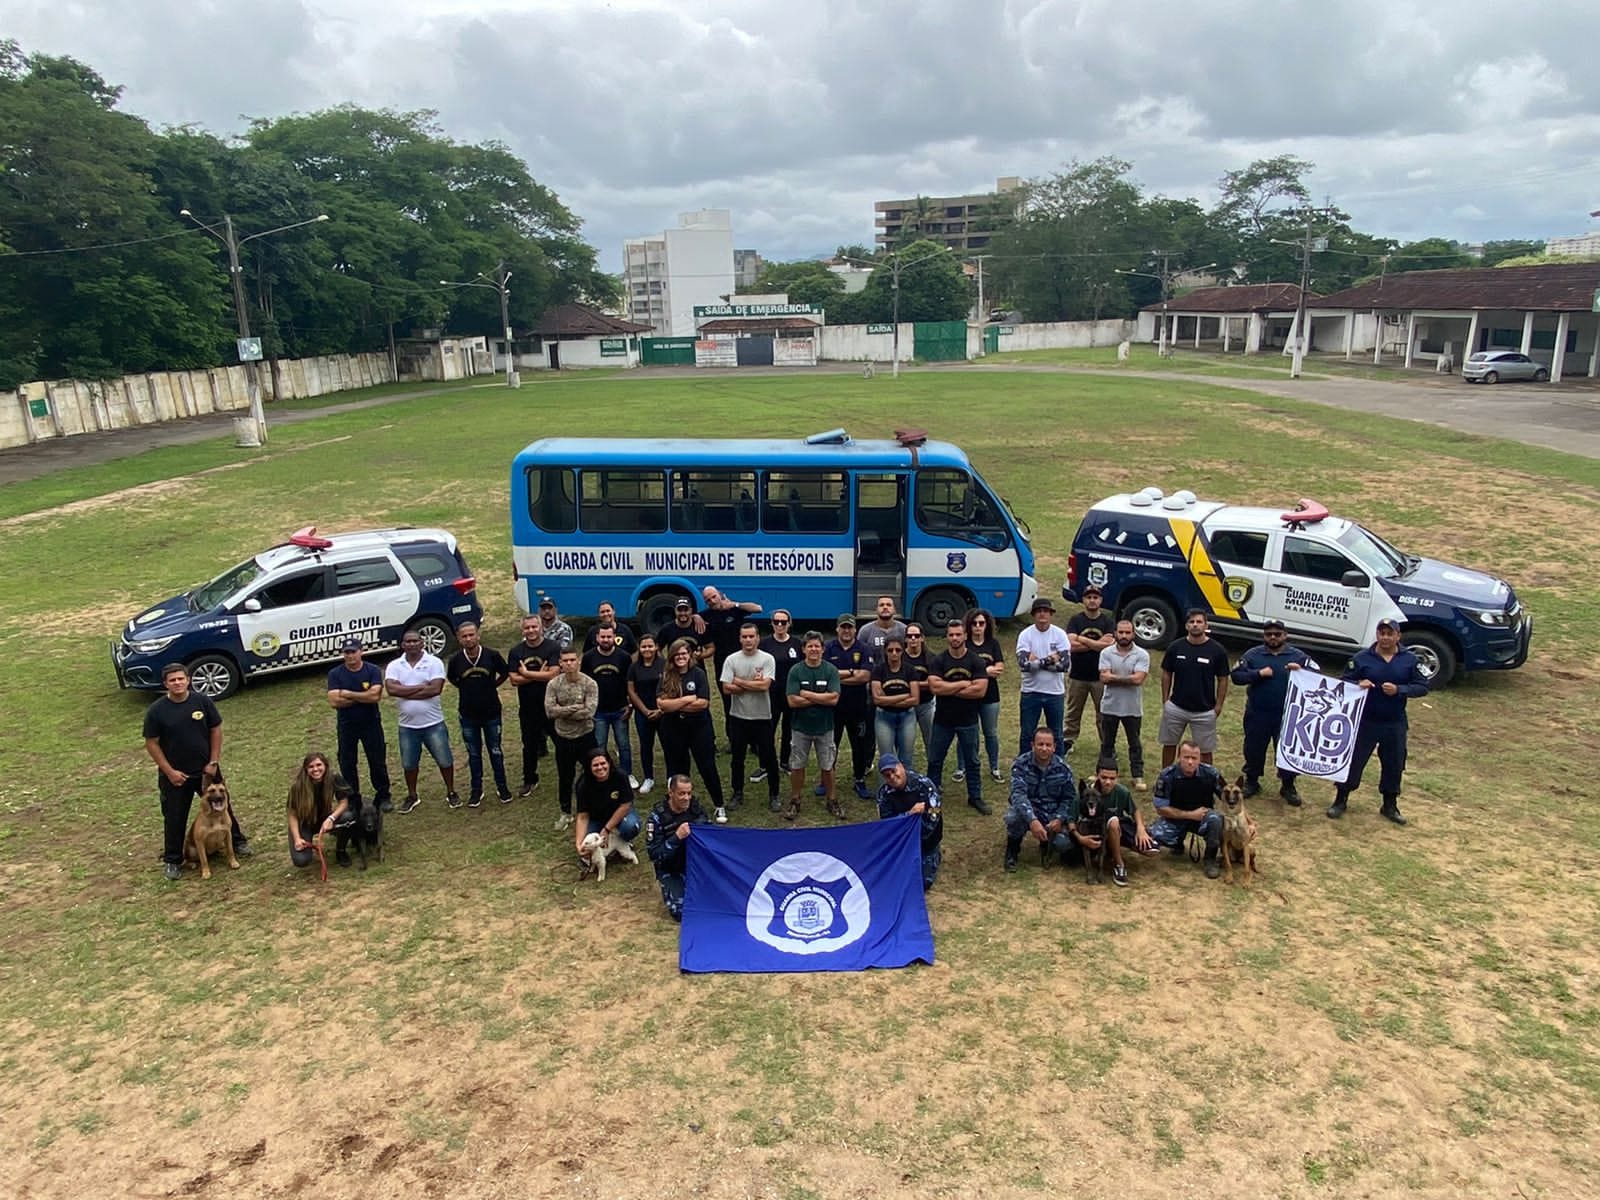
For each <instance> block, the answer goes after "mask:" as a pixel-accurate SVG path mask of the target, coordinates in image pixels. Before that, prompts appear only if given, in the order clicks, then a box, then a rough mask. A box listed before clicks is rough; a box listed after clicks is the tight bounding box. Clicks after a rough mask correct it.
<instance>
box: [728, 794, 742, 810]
mask: <svg viewBox="0 0 1600 1200" xmlns="http://www.w3.org/2000/svg"><path fill="white" fill-rule="evenodd" d="M742 807H744V793H743V792H735V793H734V794H733V795H731V796H729V797H728V808H729V809H735V808H742Z"/></svg>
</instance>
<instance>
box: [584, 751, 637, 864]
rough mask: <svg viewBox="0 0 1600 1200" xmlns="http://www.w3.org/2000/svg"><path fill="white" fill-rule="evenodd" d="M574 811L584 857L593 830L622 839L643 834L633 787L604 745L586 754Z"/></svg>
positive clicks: (629, 839) (629, 840)
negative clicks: (587, 837)
mask: <svg viewBox="0 0 1600 1200" xmlns="http://www.w3.org/2000/svg"><path fill="white" fill-rule="evenodd" d="M572 812H573V845H574V847H575V848H576V849H577V851H578V857H579V858H580V859H582V858H583V857H584V854H583V839H584V838H585V837H586V836H587V835H589V834H591V833H608V834H610V835H611V836H612V837H613V838H615V839H616V840H618V841H622V842H631V841H633V839H634V838H636V837H638V836H639V815H638V814H637V813H636V812H634V810H633V788H632V787H631V786H630V785H629V783H628V777H627V776H626V775H624V774H623V773H622V771H621V770H620V769H619V768H618V766H617V762H616V759H614V758H612V757H611V755H610V754H609V753H607V752H606V750H605V749H604V748H602V747H600V746H596V747H595V748H594V749H592V750H590V751H588V752H587V753H586V754H585V755H584V758H583V770H582V772H581V773H580V774H579V776H578V787H577V792H576V796H575V803H574V804H573V809H572ZM584 861H585V863H587V861H588V860H587V859H585V860H584Z"/></svg>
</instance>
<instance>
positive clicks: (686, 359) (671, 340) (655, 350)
mask: <svg viewBox="0 0 1600 1200" xmlns="http://www.w3.org/2000/svg"><path fill="white" fill-rule="evenodd" d="M639 363H640V365H641V366H646V367H692V366H694V339H693V338H692V337H653V338H652V337H647V338H640V339H639Z"/></svg>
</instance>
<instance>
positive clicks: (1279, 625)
mask: <svg viewBox="0 0 1600 1200" xmlns="http://www.w3.org/2000/svg"><path fill="white" fill-rule="evenodd" d="M1308 669H1309V670H1312V671H1320V670H1321V669H1322V668H1321V667H1319V666H1318V665H1317V660H1316V659H1314V658H1312V657H1311V656H1310V655H1309V654H1307V653H1306V652H1305V651H1304V650H1301V649H1299V648H1298V647H1296V646H1291V645H1289V632H1288V630H1287V629H1285V628H1284V624H1283V622H1282V621H1279V620H1277V619H1276V618H1274V619H1272V620H1270V621H1268V622H1267V623H1266V624H1265V625H1263V626H1262V627H1261V645H1259V646H1252V647H1250V649H1248V650H1246V651H1245V652H1244V654H1243V655H1242V656H1241V657H1240V659H1239V664H1238V665H1237V666H1236V667H1234V668H1233V681H1234V682H1235V683H1237V684H1239V685H1240V686H1241V687H1243V688H1244V689H1245V694H1244V695H1245V699H1244V794H1245V798H1246V799H1248V798H1249V797H1251V796H1258V795H1260V794H1261V776H1262V773H1263V772H1264V771H1265V769H1266V761H1267V746H1268V744H1269V743H1271V742H1273V741H1276V740H1277V737H1278V729H1279V727H1280V726H1281V725H1282V724H1283V707H1284V705H1285V704H1287V703H1288V701H1289V672H1290V671H1303V670H1308ZM1298 778H1299V776H1298V775H1296V774H1295V773H1294V772H1293V771H1284V770H1279V772H1278V784H1279V787H1278V795H1280V796H1282V797H1283V802H1284V803H1285V804H1287V805H1288V806H1289V807H1290V808H1299V807H1300V793H1299V791H1297V790H1296V789H1295V786H1294V783H1295V780H1296V779H1298Z"/></svg>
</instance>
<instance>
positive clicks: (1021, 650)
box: [1017, 596, 1070, 754]
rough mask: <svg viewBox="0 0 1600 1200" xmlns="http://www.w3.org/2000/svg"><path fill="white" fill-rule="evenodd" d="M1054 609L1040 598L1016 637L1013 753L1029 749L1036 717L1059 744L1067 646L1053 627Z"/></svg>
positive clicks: (1062, 634) (1020, 752)
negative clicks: (1017, 701)
mask: <svg viewBox="0 0 1600 1200" xmlns="http://www.w3.org/2000/svg"><path fill="white" fill-rule="evenodd" d="M1055 615H1056V606H1055V605H1054V604H1051V603H1050V601H1049V600H1047V599H1046V598H1045V597H1043V596H1040V597H1039V598H1038V599H1037V600H1035V601H1034V602H1033V624H1032V625H1030V626H1028V628H1026V629H1024V630H1023V631H1022V632H1021V633H1019V634H1018V635H1017V666H1018V667H1019V668H1020V669H1021V671H1022V737H1021V738H1020V739H1019V740H1018V743H1017V746H1018V749H1017V753H1018V754H1026V753H1028V751H1029V749H1030V748H1031V747H1032V746H1033V731H1034V730H1035V729H1036V728H1038V725H1039V718H1040V717H1043V718H1044V723H1045V728H1047V729H1048V730H1050V732H1051V733H1053V734H1055V735H1056V743H1055V744H1056V745H1058V746H1059V745H1061V744H1062V743H1061V718H1062V709H1063V705H1064V703H1065V701H1064V699H1063V697H1064V696H1065V695H1066V691H1067V688H1066V683H1065V681H1064V677H1063V673H1064V672H1065V671H1066V669H1067V656H1068V652H1069V649H1070V647H1069V645H1068V642H1067V635H1066V634H1065V633H1063V632H1062V631H1061V630H1060V629H1058V628H1057V627H1056V626H1055V625H1054V623H1053V622H1054V620H1055Z"/></svg>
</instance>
